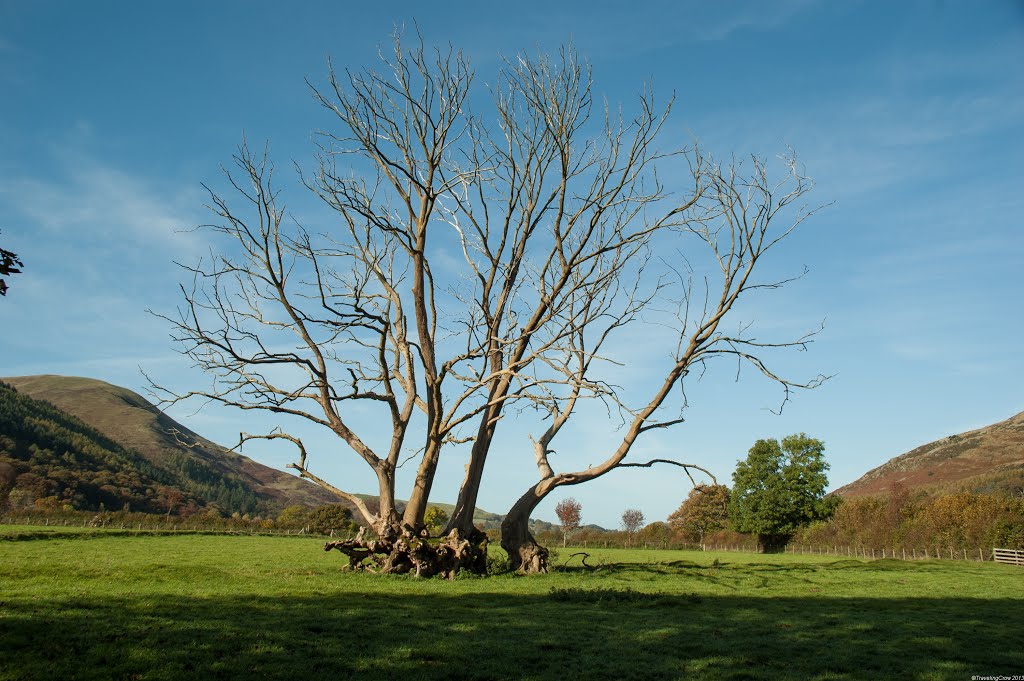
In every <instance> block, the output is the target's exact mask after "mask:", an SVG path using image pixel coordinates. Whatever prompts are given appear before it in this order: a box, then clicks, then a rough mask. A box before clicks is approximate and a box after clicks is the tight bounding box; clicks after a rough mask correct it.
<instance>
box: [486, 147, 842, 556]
mask: <svg viewBox="0 0 1024 681" xmlns="http://www.w3.org/2000/svg"><path fill="white" fill-rule="evenodd" d="M692 158H693V162H692V165H691V168H692V169H693V175H694V178H695V181H696V184H697V197H698V198H697V200H696V201H695V202H694V203H693V204H692V205H691V207H690V208H689V209H688V211H687V212H686V213H685V215H684V216H683V217H682V219H681V221H680V224H678V225H674V226H672V227H670V231H671V232H672V233H673V235H674V236H675V237H676V240H675V241H676V246H677V248H678V249H679V250H678V251H677V253H676V254H675V256H674V259H675V262H674V263H673V262H669V263H667V264H668V266H669V268H670V269H673V270H675V271H676V273H677V274H678V276H677V277H676V278H675V281H674V282H671V283H666V282H662V290H661V291H660V293H659V295H661V296H663V297H665V298H674V301H675V305H674V308H675V311H674V314H673V315H672V318H671V320H670V321H671V323H672V325H673V328H674V334H673V335H674V337H675V341H674V349H673V351H672V353H671V356H669V357H668V358H667V361H666V362H665V370H664V374H663V378H662V380H661V381H660V383H659V384H658V385H657V386H656V389H655V390H654V391H653V392H652V393H651V394H650V395H648V396H647V397H646V398H645V399H644V400H643V401H641V402H640V404H639V406H635V407H630V406H629V405H628V404H627V401H626V396H625V395H623V394H622V393H621V392H614V391H613V392H609V393H607V394H606V395H607V397H609V398H610V399H612V400H614V402H615V404H616V405H618V406H619V407H620V408H621V409H622V411H623V413H624V415H625V421H626V422H625V427H624V432H623V433H622V434H621V436H620V437H619V438H618V440H617V441H618V444H617V445H616V446H615V447H613V448H611V449H610V450H609V451H608V452H606V453H604V454H600V453H597V452H595V457H596V458H598V460H599V461H600V463H598V464H597V465H592V466H590V467H588V468H586V469H583V470H577V471H571V472H563V473H556V472H555V471H554V468H553V466H552V465H551V463H550V456H549V455H550V454H551V449H550V445H551V443H552V441H553V440H554V438H555V437H556V436H557V435H558V433H559V431H560V430H561V429H562V428H563V427H564V425H565V424H566V423H567V422H568V421H569V419H570V417H571V416H572V414H573V412H574V410H575V408H576V406H577V403H578V394H579V392H580V388H579V386H588V385H592V384H593V383H594V382H595V381H597V378H596V376H595V373H596V372H595V371H594V368H595V366H596V365H599V364H600V363H599V362H596V363H595V362H594V360H595V358H598V357H599V353H600V352H601V350H602V345H603V344H604V343H605V341H606V340H607V338H608V334H594V333H593V331H594V330H593V329H591V333H590V334H582V333H581V334H576V335H572V336H569V340H570V341H571V344H570V351H569V352H567V353H566V354H565V356H564V358H563V362H562V363H561V364H560V365H558V366H557V369H558V370H559V372H560V373H561V374H562V375H563V376H565V377H566V379H567V380H568V382H569V385H570V386H571V390H570V391H569V392H568V394H564V393H563V394H561V395H559V394H551V395H548V396H547V399H546V400H543V401H542V402H540V404H541V406H542V407H543V408H545V409H546V410H547V412H548V416H549V418H550V425H549V426H548V427H547V429H546V430H545V431H544V432H543V434H542V435H541V436H540V437H539V438H536V439H535V440H534V442H533V447H534V456H535V458H536V461H537V468H538V470H539V473H540V479H539V480H538V481H537V483H536V484H534V485H532V486H531V487H530V488H529V489H527V490H526V491H525V492H524V493H523V494H522V496H521V497H520V498H519V500H518V501H517V502H516V503H515V504H514V505H513V506H512V508H511V509H510V511H509V513H508V514H507V515H506V516H505V519H504V521H503V523H502V546H503V547H504V548H505V549H506V551H507V552H508V554H509V557H510V560H511V561H512V563H513V565H514V566H515V567H516V568H518V569H520V570H523V571H528V572H529V571H537V570H538V569H539V570H540V571H543V570H545V569H546V566H545V565H544V562H545V561H544V560H543V558H544V556H545V555H546V551H545V550H544V549H543V547H540V546H539V545H538V544H537V542H536V540H535V539H534V538H533V536H532V534H531V533H530V531H529V525H528V521H529V517H530V514H531V513H532V512H533V510H534V509H535V508H536V507H537V505H538V504H539V503H540V502H541V501H542V500H543V499H544V498H545V497H546V496H547V495H548V494H550V493H551V492H552V491H554V490H555V489H557V488H559V487H561V486H563V485H578V484H582V483H585V482H588V481H590V480H594V479H596V478H598V477H601V476H603V475H605V474H607V473H609V472H611V471H613V470H616V469H619V468H624V467H650V466H653V465H655V464H658V463H666V464H672V465H676V466H680V467H682V468H683V469H684V470H685V471H686V472H687V475H690V470H698V471H701V472H704V473H706V474H708V475H709V476H710V473H708V471H706V470H704V469H702V468H700V467H699V466H694V465H692V464H687V463H683V462H677V461H672V460H667V459H654V460H652V461H646V462H635V461H627V455H628V454H629V453H630V451H631V450H632V448H633V446H634V445H635V443H636V442H637V440H638V439H639V438H640V437H641V436H642V435H643V434H644V433H647V432H650V431H652V430H657V429H664V428H671V427H674V426H678V425H679V424H681V423H682V422H683V418H684V410H685V407H686V406H687V405H686V392H685V386H686V382H687V380H688V379H689V380H693V379H694V378H697V379H699V378H700V377H701V376H703V375H704V372H705V371H706V369H707V367H708V364H709V363H711V362H713V361H714V360H716V359H732V360H734V361H735V362H737V371H739V367H740V366H742V365H744V364H746V365H750V366H752V367H753V368H754V369H755V370H756V371H757V372H759V373H760V374H762V375H763V376H765V377H766V378H768V379H769V380H771V381H773V382H775V383H776V384H778V385H779V386H780V387H781V389H782V393H783V398H782V405H785V403H786V402H787V401H788V400H789V398H790V394H791V391H792V390H794V389H810V388H814V387H816V386H818V385H820V383H821V382H822V381H824V380H826V378H827V377H826V376H822V375H818V376H816V377H815V378H813V379H811V380H808V381H804V382H799V381H794V380H792V379H789V378H786V377H784V376H782V375H780V374H778V373H776V372H775V371H773V370H772V369H771V368H770V366H769V363H768V361H767V359H766V356H767V355H770V354H771V353H772V352H773V351H778V350H785V349H796V350H806V349H807V345H808V343H810V342H811V341H812V339H813V337H814V336H815V335H816V334H817V333H818V331H820V328H819V329H816V330H812V331H810V332H809V333H806V334H804V335H803V336H801V337H799V338H796V339H793V340H782V341H770V340H761V339H758V338H757V337H755V336H753V335H752V333H751V328H750V326H749V325H737V327H736V328H737V330H736V331H728V330H726V329H727V328H728V326H727V322H728V321H729V320H731V318H732V317H733V316H734V315H733V314H732V313H733V311H734V308H735V307H736V305H737V302H738V301H739V300H741V299H743V298H746V297H747V296H749V295H750V294H751V293H754V292H756V291H767V290H773V289H778V288H779V287H781V286H783V285H785V284H786V283H788V282H789V281H792V279H786V280H774V281H763V280H759V279H757V277H756V273H757V272H758V271H759V265H761V264H762V262H763V260H764V259H765V257H766V255H767V254H768V253H769V251H771V250H772V249H773V248H774V247H775V246H777V245H778V244H779V243H780V242H782V241H783V240H784V239H785V238H786V237H787V236H789V235H790V234H791V233H792V231H793V230H794V229H795V228H796V227H797V226H798V225H800V224H801V223H802V222H803V221H804V220H806V219H807V217H809V216H810V215H811V214H812V213H813V212H814V211H815V210H816V209H808V208H806V207H805V206H803V205H801V199H802V198H803V197H804V195H805V194H806V193H807V192H808V191H809V190H810V189H811V186H812V185H811V183H810V181H809V180H808V179H807V178H806V177H804V176H803V175H802V173H801V172H800V171H799V167H798V165H797V163H796V160H795V158H792V157H789V158H786V159H784V160H785V163H786V170H787V173H786V174H785V176H784V177H783V178H782V179H781V180H780V181H777V182H773V181H772V180H770V179H769V176H768V171H767V168H766V164H765V163H764V161H762V160H761V159H758V158H753V159H752V160H751V168H750V173H749V175H743V174H742V172H741V171H742V168H741V164H740V163H738V162H736V161H733V162H732V163H730V164H728V165H725V166H723V165H720V164H717V163H715V162H714V161H713V160H712V159H710V158H709V157H707V156H705V155H702V154H701V153H700V152H699V151H694V152H693V156H692ZM691 246H692V247H691ZM701 254H703V255H704V256H705V260H706V261H707V262H710V263H711V269H709V270H707V274H705V275H704V276H702V277H700V278H696V277H694V276H693V272H694V271H695V269H694V264H693V263H694V262H696V261H697V260H698V258H699V257H700V256H701ZM805 271H806V270H805ZM799 276H802V274H801V275H798V277H799ZM673 292H674V293H673ZM627 309H628V308H627ZM634 317H635V315H632V314H627V315H625V316H622V315H619V316H615V315H612V316H611V317H610V318H611V319H612V320H614V322H613V323H608V322H605V324H606V327H607V329H608V331H609V333H612V332H616V333H617V332H618V331H619V329H620V328H621V326H622V324H621V323H620V320H623V319H625V320H631V319H633V318H634ZM606 319H607V317H606ZM780 408H781V406H780ZM669 409H672V410H673V411H672V412H669V413H667V414H666V412H667V411H668V410H669ZM601 458H603V460H601ZM710 477H711V478H712V480H714V476H710ZM692 481H693V479H692V477H691V482H692ZM538 566H539V568H538Z"/></svg>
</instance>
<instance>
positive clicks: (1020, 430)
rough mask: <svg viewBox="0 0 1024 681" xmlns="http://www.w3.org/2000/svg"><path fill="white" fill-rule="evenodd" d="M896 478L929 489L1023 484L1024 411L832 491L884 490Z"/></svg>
mask: <svg viewBox="0 0 1024 681" xmlns="http://www.w3.org/2000/svg"><path fill="white" fill-rule="evenodd" d="M895 483H900V484H902V485H904V486H906V487H907V488H908V489H911V490H927V491H957V490H966V491H976V492H995V491H1000V490H1004V491H1014V490H1016V489H1017V488H1018V487H1022V486H1024V412H1021V413H1020V414H1017V415H1016V416H1013V417H1011V418H1009V419H1007V420H1005V421H1001V422H999V423H996V424H993V425H991V426H986V427H984V428H979V429H977V430H971V431H968V432H966V433H961V434H959V435H950V436H949V437H946V438H943V439H941V440H936V441H935V442H930V443H928V444H926V445H922V446H920V447H917V448H916V449H913V450H911V451H909V452H907V453H906V454H902V455H900V456H897V457H895V458H893V459H890V460H889V461H887V462H886V463H884V464H882V465H881V466H879V467H878V468H875V469H873V470H870V471H868V472H867V473H865V474H864V475H863V476H862V477H861V478H860V479H858V480H856V481H854V482H851V483H850V484H848V485H844V486H843V487H840V488H839V489H837V490H835V491H834V492H833V494H838V495H841V496H844V497H862V496H869V495H877V494H885V493H887V492H888V491H889V489H890V488H891V487H892V485H893V484H895Z"/></svg>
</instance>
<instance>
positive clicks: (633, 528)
mask: <svg viewBox="0 0 1024 681" xmlns="http://www.w3.org/2000/svg"><path fill="white" fill-rule="evenodd" d="M643 524H644V512H643V511H641V510H640V509H638V508H627V509H626V510H625V511H623V512H622V529H623V530H625V531H626V542H627V543H628V544H630V545H632V543H633V535H634V534H636V532H637V530H639V529H640V528H641V527H643Z"/></svg>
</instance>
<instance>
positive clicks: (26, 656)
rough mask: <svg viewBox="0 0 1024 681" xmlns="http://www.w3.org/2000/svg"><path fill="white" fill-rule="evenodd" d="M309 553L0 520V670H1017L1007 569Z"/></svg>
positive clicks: (597, 675) (258, 542)
mask: <svg viewBox="0 0 1024 681" xmlns="http://www.w3.org/2000/svg"><path fill="white" fill-rule="evenodd" d="M321 544H322V540H317V539H313V538H307V537H280V536H279V537H267V536H224V535H204V534H192V535H166V534H165V535H149V534H138V535H135V534H132V533H130V532H124V533H120V532H118V533H114V534H110V533H104V532H96V531H74V532H72V531H65V529H64V528H59V529H53V530H42V529H40V528H37V527H33V528H12V527H0V651H2V653H0V679H4V680H7V679H40V680H42V679H55V678H61V679H182V678H204V679H234V678H246V679H251V678H280V679H327V678H330V679H350V678H382V679H388V678H395V679H397V678H402V679H553V678H572V679H575V678H583V679H605V678H608V679H672V678H701V679H796V678H799V679H878V678H884V677H891V678H906V679H922V680H924V679H969V678H970V677H971V676H972V675H998V674H1003V675H1011V674H1020V673H1022V672H1024V649H1022V647H1021V645H1020V641H1021V638H1020V637H1021V633H1022V631H1024V626H1022V625H1024V615H1022V606H1024V570H1022V569H1021V568H1018V567H1012V566H1005V565H996V564H992V563H975V562H953V561H916V562H913V561H906V562H904V561H891V560H890V561H887V560H876V561H865V560H851V559H840V558H836V557H835V556H831V557H827V556H810V555H792V554H784V555H772V556H761V555H757V554H744V553H700V552H684V551H657V550H650V551H644V550H633V551H630V550H622V549H590V550H588V553H590V556H591V557H590V558H589V559H588V563H590V564H591V565H593V566H595V567H593V568H587V567H584V566H582V565H581V564H580V562H579V557H575V558H573V559H571V560H569V561H568V564H566V562H567V558H568V556H569V554H570V553H572V552H573V550H570V549H562V550H561V552H560V556H559V559H558V560H557V561H556V564H557V565H559V566H560V567H559V569H558V570H556V571H554V572H553V573H551V574H548V575H542V576H532V577H524V576H518V575H514V574H499V575H496V576H491V577H486V578H481V577H466V578H459V579H455V580H452V581H447V580H440V579H429V580H428V579H424V580H418V579H415V578H411V577H403V576H378V575H370V574H356V573H347V572H343V571H341V566H342V564H343V563H344V562H345V561H344V560H343V557H342V556H340V555H339V554H337V553H331V554H328V553H325V552H324V551H322V550H321V548H320V547H321ZM493 552H495V549H494V547H492V553H493Z"/></svg>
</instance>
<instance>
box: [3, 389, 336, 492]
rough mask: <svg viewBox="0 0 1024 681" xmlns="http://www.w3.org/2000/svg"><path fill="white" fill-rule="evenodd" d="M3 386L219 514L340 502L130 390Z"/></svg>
mask: <svg viewBox="0 0 1024 681" xmlns="http://www.w3.org/2000/svg"><path fill="white" fill-rule="evenodd" d="M2 380H3V381H4V382H6V383H8V384H9V385H11V386H13V387H14V388H15V389H16V390H17V391H18V392H19V393H21V394H22V395H24V396H27V397H30V398H32V399H34V400H42V401H45V402H47V403H49V404H51V405H53V406H54V407H56V408H57V409H59V410H60V411H63V412H66V413H67V414H69V415H71V416H73V417H75V418H76V419H79V420H80V421H81V422H83V423H84V424H86V425H88V426H89V427H90V428H92V429H94V430H95V431H98V433H100V434H102V435H103V436H104V437H106V438H109V440H110V441H112V442H113V443H116V444H117V445H119V446H120V447H121V448H123V449H124V450H126V451H129V452H133V453H135V454H137V455H138V456H139V457H141V458H142V459H143V460H145V461H146V462H147V463H148V464H149V466H151V467H152V468H155V469H156V470H159V471H162V472H163V473H164V474H165V475H166V476H169V478H168V479H169V480H172V481H173V482H174V483H176V485H177V486H178V487H180V488H182V489H183V490H187V491H189V492H192V493H194V494H195V495H196V496H198V497H200V498H202V499H203V500H204V501H206V502H208V503H217V504H218V505H219V506H220V507H221V508H223V509H224V510H228V511H232V510H239V511H242V512H257V511H269V510H276V509H279V508H282V507H284V506H289V505H293V504H299V505H305V506H319V505H322V504H326V503H337V501H338V499H337V498H336V497H334V495H332V494H330V493H329V492H327V491H325V490H322V489H320V488H319V487H317V486H315V485H313V484H311V483H309V482H307V481H305V480H302V479H300V478H297V477H296V476H293V475H289V474H287V473H284V472H282V471H278V470H275V469H273V468H270V467H268V466H264V465H262V464H259V463H257V462H255V461H253V460H252V459H250V458H248V457H245V456H242V455H241V454H236V453H234V452H230V451H228V450H227V449H225V448H224V447H221V446H220V445H218V444H216V443H214V442H211V441H209V440H207V439H205V438H203V437H201V436H200V435H198V434H196V433H194V432H192V431H191V430H189V429H188V428H185V427H184V426H182V425H181V424H180V423H178V422H176V421H175V420H174V419H172V418H170V417H169V416H167V415H166V414H164V413H162V412H161V411H160V410H159V409H157V408H156V407H155V406H153V405H152V404H151V403H150V402H149V401H147V400H146V399H145V398H143V397H142V396H141V395H138V394H136V393H134V392H132V391H131V390H128V389H127V388H121V387H119V386H115V385H111V384H109V383H104V382H103V381H98V380H95V379H91V378H79V377H71V376H52V375H46V376H21V377H14V378H5V379H2ZM225 490H227V492H226V493H225V492H224V491H225ZM243 508H244V509H245V510H244V511H243Z"/></svg>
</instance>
